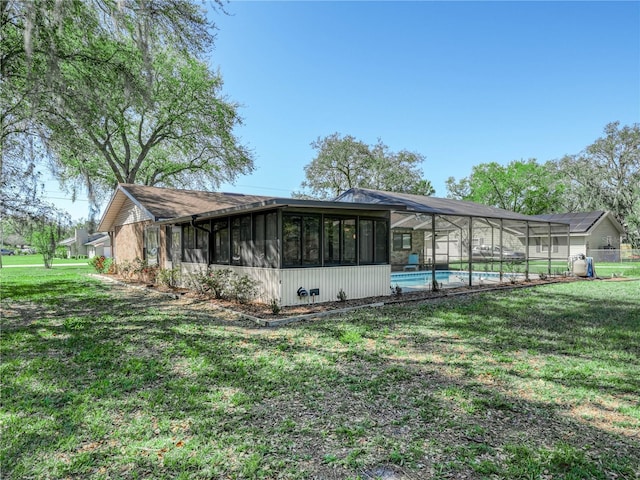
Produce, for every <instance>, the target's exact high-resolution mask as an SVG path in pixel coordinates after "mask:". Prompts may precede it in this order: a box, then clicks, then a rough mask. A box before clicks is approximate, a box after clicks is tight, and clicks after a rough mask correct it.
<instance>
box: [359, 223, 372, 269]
mask: <svg viewBox="0 0 640 480" xmlns="http://www.w3.org/2000/svg"><path fill="white" fill-rule="evenodd" d="M373 244H374V241H373V220H360V263H373Z"/></svg>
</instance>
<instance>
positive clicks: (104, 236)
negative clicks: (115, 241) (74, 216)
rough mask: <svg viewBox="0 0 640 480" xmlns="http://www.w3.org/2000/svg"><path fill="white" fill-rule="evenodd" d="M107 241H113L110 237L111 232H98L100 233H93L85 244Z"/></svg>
mask: <svg viewBox="0 0 640 480" xmlns="http://www.w3.org/2000/svg"><path fill="white" fill-rule="evenodd" d="M105 242H111V237H109V234H108V233H102V232H98V233H92V234H91V235H89V241H88V242H87V243H85V245H92V246H97V245H101V244H103V243H105Z"/></svg>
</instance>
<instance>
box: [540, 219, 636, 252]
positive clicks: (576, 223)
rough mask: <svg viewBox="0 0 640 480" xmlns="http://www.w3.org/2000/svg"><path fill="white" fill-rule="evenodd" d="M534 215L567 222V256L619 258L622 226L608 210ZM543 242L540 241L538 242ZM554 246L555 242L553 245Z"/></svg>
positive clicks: (622, 233) (622, 234) (622, 232)
mask: <svg viewBox="0 0 640 480" xmlns="http://www.w3.org/2000/svg"><path fill="white" fill-rule="evenodd" d="M535 217H536V218H540V219H543V220H548V221H553V222H566V223H568V224H569V239H570V240H569V242H570V251H569V255H570V256H572V255H579V254H583V255H586V256H588V257H594V260H595V261H618V260H620V243H621V238H622V237H623V236H624V228H623V227H622V225H620V222H618V221H617V220H616V218H615V216H614V215H613V214H612V213H611V212H606V211H602V210H597V211H593V212H577V213H553V214H547V215H535ZM540 243H541V244H542V245H544V242H540ZM554 247H555V244H554Z"/></svg>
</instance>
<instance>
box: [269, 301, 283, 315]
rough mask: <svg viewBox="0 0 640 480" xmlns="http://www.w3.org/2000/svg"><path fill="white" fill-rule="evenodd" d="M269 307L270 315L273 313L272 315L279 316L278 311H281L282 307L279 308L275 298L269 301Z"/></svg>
mask: <svg viewBox="0 0 640 480" xmlns="http://www.w3.org/2000/svg"><path fill="white" fill-rule="evenodd" d="M269 307H271V313H273V314H274V315H277V314H279V313H280V311H281V310H282V307H281V306H280V302H279V301H278V299H277V298H272V299H271V302H270V303H269Z"/></svg>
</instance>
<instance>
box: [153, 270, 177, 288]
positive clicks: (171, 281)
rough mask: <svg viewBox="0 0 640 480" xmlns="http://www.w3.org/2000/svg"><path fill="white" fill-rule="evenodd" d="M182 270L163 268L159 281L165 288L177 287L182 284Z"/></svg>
mask: <svg viewBox="0 0 640 480" xmlns="http://www.w3.org/2000/svg"><path fill="white" fill-rule="evenodd" d="M180 278H181V275H180V268H178V267H174V268H161V269H160V270H158V276H157V281H158V283H159V284H160V285H164V286H165V287H177V286H178V283H180Z"/></svg>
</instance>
